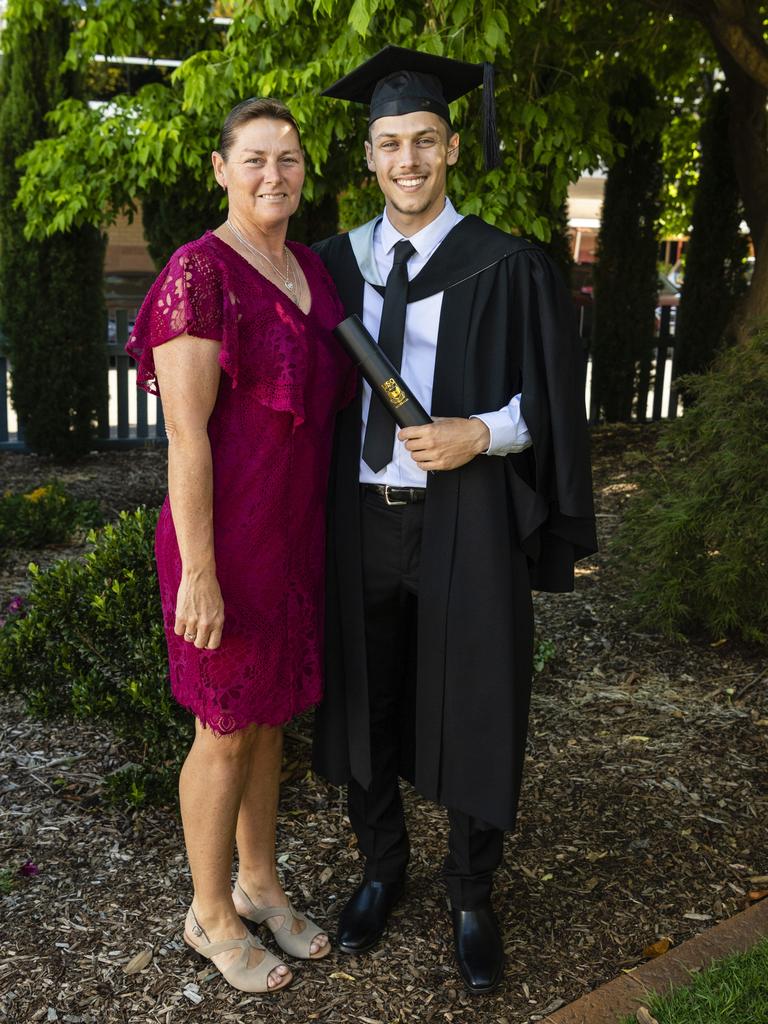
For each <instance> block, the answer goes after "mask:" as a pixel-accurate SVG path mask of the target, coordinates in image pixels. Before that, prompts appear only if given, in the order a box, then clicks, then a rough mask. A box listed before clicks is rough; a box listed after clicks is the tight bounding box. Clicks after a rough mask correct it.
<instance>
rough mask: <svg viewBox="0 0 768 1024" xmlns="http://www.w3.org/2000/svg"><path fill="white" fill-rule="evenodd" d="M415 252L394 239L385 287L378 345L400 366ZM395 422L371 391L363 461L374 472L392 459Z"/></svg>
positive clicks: (407, 245) (397, 366) (404, 241)
mask: <svg viewBox="0 0 768 1024" xmlns="http://www.w3.org/2000/svg"><path fill="white" fill-rule="evenodd" d="M415 252H416V250H415V249H414V247H413V246H412V245H411V243H410V242H409V241H408V240H407V239H405V238H403V239H401V240H400V241H399V242H396V243H395V261H394V263H393V264H392V269H391V270H390V272H389V277H388V278H387V285H386V288H385V290H384V308H383V309H382V311H381V326H380V327H379V348H380V349H381V350H382V351H383V352H384V353H385V354H386V355H387V356H389V358H390V360H391V361H392V363H394V365H395V368H396V369H398V370H399V369H400V364H401V362H402V360H403V336H404V334H405V311H406V306H407V302H408V260H409V259H410V258H411V256H413V254H414V253H415ZM395 425H396V424H395V421H394V420H393V419H392V417H391V415H390V414H389V412H388V411H387V407H386V405H385V404H384V402H383V401H381V399H380V398H379V397H378V395H375V394H374V395H372V396H371V404H370V407H369V409H368V424H367V426H366V428H365V440H364V442H363V461H364V462H365V463H366V464H367V465H368V466H370V467H371V469H372V470H373V471H374V473H378V472H379V470H380V469H383V468H384V467H385V466H386V465H387V463H389V462H391V461H392V447H393V445H394V443H395Z"/></svg>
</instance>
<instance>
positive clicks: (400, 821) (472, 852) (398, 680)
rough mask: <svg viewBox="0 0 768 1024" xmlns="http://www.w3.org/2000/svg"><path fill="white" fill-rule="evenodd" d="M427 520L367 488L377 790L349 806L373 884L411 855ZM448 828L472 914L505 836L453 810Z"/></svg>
mask: <svg viewBox="0 0 768 1024" xmlns="http://www.w3.org/2000/svg"><path fill="white" fill-rule="evenodd" d="M423 519H424V504H423V503H413V504H408V505H397V506H390V505H387V503H386V501H385V499H384V497H383V496H381V495H378V494H376V493H373V492H371V491H367V490H365V489H361V527H362V543H363V586H364V596H365V624H366V627H365V628H366V632H365V639H366V645H367V666H368V696H369V706H370V729H371V768H372V782H371V785H370V788H369V789H367V790H366V789H364V788H363V787H362V786H361V785H360V784H359V783H357V782H355V781H354V780H352V781H351V782H350V784H349V789H348V806H349V818H350V822H351V823H352V827H353V828H354V830H355V833H356V835H357V839H358V844H359V847H360V851H361V853H362V854H363V856H364V857H365V877H366V879H368V880H374V881H394V880H396V879H397V878H399V877H400V876H401V875H402V874H403V873H404V871H405V868H406V865H407V864H408V858H409V852H410V848H409V843H408V832H407V829H406V824H405V817H404V814H403V804H402V799H401V796H400V784H399V778H398V776H399V770H400V767H401V765H403V764H405V765H408V764H409V763H410V762H411V760H412V757H413V744H414V737H413V724H412V723H413V709H414V706H415V692H416V621H417V615H418V596H419V556H420V552H421V531H422V525H423ZM467 684H468V685H471V680H468V681H467ZM477 741H478V742H479V743H481V742H482V741H483V739H482V737H478V738H477ZM448 821H449V825H450V832H449V840H448V856H447V857H446V859H445V862H444V865H443V878H444V881H445V884H446V888H447V890H448V895H449V897H450V900H451V904H452V905H453V906H454V907H456V908H457V909H461V910H471V909H474V908H476V907H477V906H479V905H481V904H483V903H485V902H487V900H488V898H489V897H490V893H491V887H492V883H493V873H494V871H495V869H496V868H497V867H498V865H499V863H500V862H501V857H502V852H503V841H504V833H503V832H502V831H501V829H497V828H494V827H492V826H489V825H487V824H485V823H484V822H481V821H479V820H478V819H476V818H473V817H471V816H470V815H468V814H465V813H463V812H461V811H455V810H451V809H450V808H449V809H448Z"/></svg>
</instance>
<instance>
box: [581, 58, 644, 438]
mask: <svg viewBox="0 0 768 1024" xmlns="http://www.w3.org/2000/svg"><path fill="white" fill-rule="evenodd" d="M656 120H657V111H656V96H655V91H654V88H653V86H652V85H651V83H650V82H649V80H648V79H647V77H645V76H643V75H637V76H635V77H634V78H633V79H632V80H631V81H630V82H629V84H628V86H627V88H626V89H625V90H623V91H622V93H621V94H617V95H615V96H614V97H613V113H612V117H611V126H612V130H613V134H614V137H615V140H616V142H617V143H618V144H619V145H620V146H621V147H623V151H622V155H620V156H619V157H617V159H616V160H615V161H614V162H613V164H612V165H611V167H610V169H609V171H608V178H607V181H606V184H605V194H604V199H603V213H602V223H601V226H600V234H599V237H598V259H597V263H596V265H595V320H594V335H593V370H592V390H593V395H594V397H595V398H596V400H597V403H598V407H599V409H600V411H601V413H602V415H603V416H604V417H605V419H606V420H608V421H609V422H617V421H619V422H621V421H624V422H627V421H629V420H630V419H631V416H632V405H633V401H634V400H635V398H636V393H637V382H638V369H639V367H641V366H642V365H643V364H646V365H647V363H648V360H649V357H650V351H651V349H652V347H653V342H654V311H655V308H656V294H657V290H658V279H657V270H656V221H657V218H658V214H659V196H660V191H661V163H660V160H661V144H660V141H659V135H658V128H657V125H656Z"/></svg>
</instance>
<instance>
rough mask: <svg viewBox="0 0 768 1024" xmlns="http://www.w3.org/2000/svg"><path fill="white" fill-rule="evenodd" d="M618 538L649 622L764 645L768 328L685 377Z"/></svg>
mask: <svg viewBox="0 0 768 1024" xmlns="http://www.w3.org/2000/svg"><path fill="white" fill-rule="evenodd" d="M686 387H687V388H689V394H690V395H691V396H692V398H693V399H694V401H693V404H692V406H691V407H690V409H689V410H688V411H687V412H686V414H685V416H684V417H683V418H682V419H680V420H674V421H672V422H670V423H669V424H668V425H666V426H665V428H664V429H663V430H662V432H661V434H660V437H659V441H658V445H657V449H656V453H655V456H654V457H652V459H651V464H652V473H650V474H649V476H648V477H647V479H646V480H645V481H644V484H643V488H642V491H641V493H640V494H639V495H638V496H637V497H635V498H633V499H632V500H631V501H630V503H629V506H628V510H627V513H626V518H625V522H624V525H623V527H622V529H621V530H620V531H619V534H618V537H617V542H616V543H617V548H618V553H619V554H620V555H621V556H622V557H623V559H624V564H625V565H626V567H627V569H628V571H629V573H630V574H631V577H632V579H633V583H634V595H633V598H632V600H633V603H634V604H635V606H636V607H638V608H639V609H640V611H641V613H642V618H643V621H644V623H645V624H646V625H650V626H651V627H653V628H657V629H660V630H662V631H663V632H664V633H666V634H668V635H674V636H678V637H680V636H681V635H682V634H684V633H686V632H690V631H696V630H702V629H703V630H705V631H706V632H707V633H708V634H709V635H710V636H712V637H715V638H718V639H719V638H722V637H724V636H727V635H736V636H740V637H742V638H743V639H745V640H748V641H752V642H756V643H761V644H765V643H768V325H767V326H766V327H765V328H764V329H763V330H762V332H761V333H759V334H757V335H756V336H755V337H753V338H752V339H751V341H750V342H749V343H747V344H746V345H743V346H738V347H736V348H732V349H729V350H728V351H726V352H724V353H723V354H722V355H721V356H720V357H719V358H718V359H717V361H716V363H715V364H714V366H713V368H712V370H711V372H709V373H707V374H706V375H703V376H699V377H689V378H686Z"/></svg>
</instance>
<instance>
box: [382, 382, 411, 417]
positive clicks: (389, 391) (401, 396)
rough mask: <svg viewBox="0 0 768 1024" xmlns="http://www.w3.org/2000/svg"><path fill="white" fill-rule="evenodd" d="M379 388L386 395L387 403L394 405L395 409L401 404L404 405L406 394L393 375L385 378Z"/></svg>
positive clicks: (406, 398)
mask: <svg viewBox="0 0 768 1024" xmlns="http://www.w3.org/2000/svg"><path fill="white" fill-rule="evenodd" d="M381 390H382V391H383V392H384V394H385V395H386V396H387V401H388V402H389V404H390V405H392V406H394V408H395V409H399V408H400V406H401V405H405V403H406V402H407V401H408V395H406V393H405V392H404V391H403V389H402V388H401V387H400V385H399V384H398V383H397V381H396V380H395V378H394V377H390V378H389V380H385V381H384V383H383V384H382V385H381Z"/></svg>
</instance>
